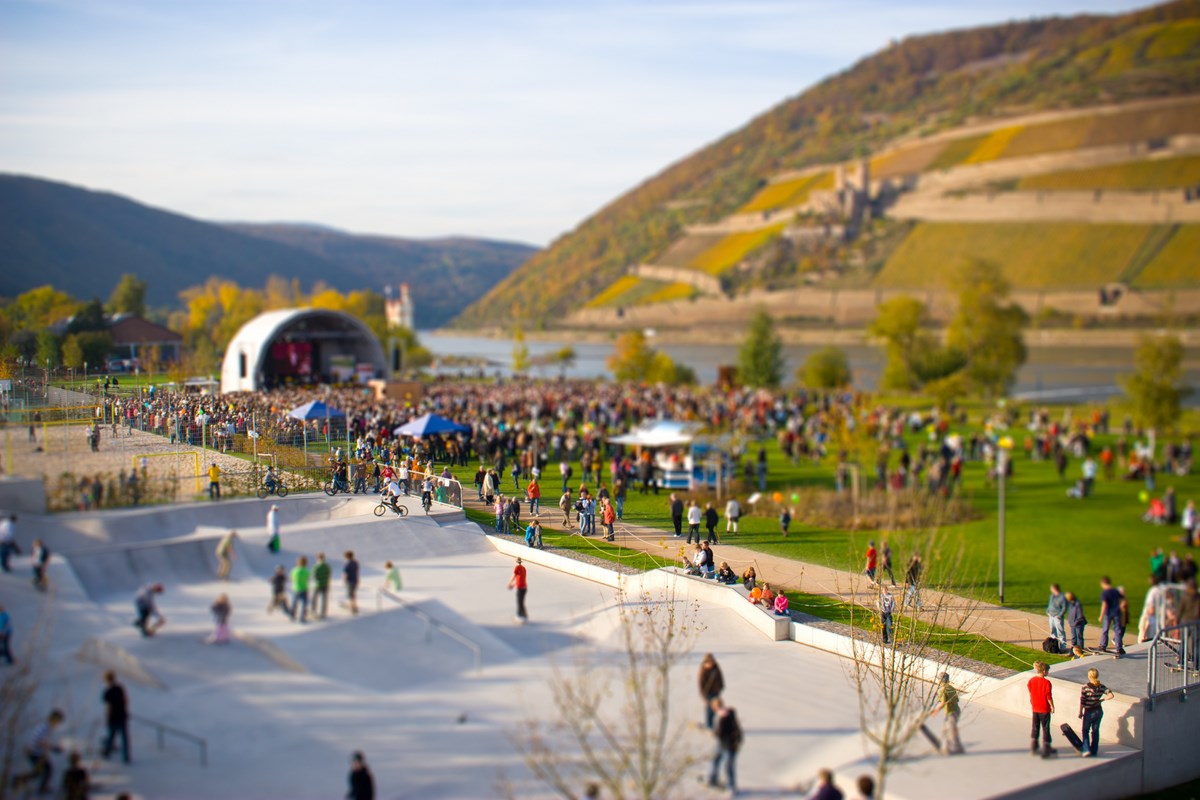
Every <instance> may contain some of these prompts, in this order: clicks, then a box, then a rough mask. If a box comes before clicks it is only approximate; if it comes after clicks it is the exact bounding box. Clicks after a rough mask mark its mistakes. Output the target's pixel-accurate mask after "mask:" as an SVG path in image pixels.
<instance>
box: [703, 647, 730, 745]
mask: <svg viewBox="0 0 1200 800" xmlns="http://www.w3.org/2000/svg"><path fill="white" fill-rule="evenodd" d="M699 681H700V697H701V699H703V700H704V727H706V728H708V729H709V730H710V731H711V730H712V727H713V719H714V717H715V716H716V710H715V709H714V708H713V700H716V699H717V698H719V697H720V696H721V692H723V691H725V676H724V675H722V674H721V666H720V665H719V664H717V659H716V656H714V655H713V654H712V653H705V654H704V660H703V661H701V662H700V676H699Z"/></svg>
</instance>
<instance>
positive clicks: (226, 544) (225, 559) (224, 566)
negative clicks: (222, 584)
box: [217, 531, 237, 581]
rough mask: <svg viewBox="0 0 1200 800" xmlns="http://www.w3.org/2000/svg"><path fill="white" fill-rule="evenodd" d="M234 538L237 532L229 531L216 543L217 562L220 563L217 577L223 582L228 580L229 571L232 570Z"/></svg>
mask: <svg viewBox="0 0 1200 800" xmlns="http://www.w3.org/2000/svg"><path fill="white" fill-rule="evenodd" d="M236 538H237V531H229V533H227V534H225V535H224V536H222V537H221V540H220V541H219V542H217V561H218V562H220V566H218V567H217V577H218V578H220V579H221V580H223V581H227V580H229V571H230V570H231V569H232V568H233V555H234V554H233V540H234V539H236Z"/></svg>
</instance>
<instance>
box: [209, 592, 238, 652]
mask: <svg viewBox="0 0 1200 800" xmlns="http://www.w3.org/2000/svg"><path fill="white" fill-rule="evenodd" d="M210 610H211V611H212V615H213V624H214V628H213V634H212V636H210V637H208V640H207V642H208V644H229V617H230V615H231V614H233V604H232V603H230V602H229V595H227V594H223V595H221V596H219V597H218V598H217V600H216V602H214V603H213V604H212V608H211V609H210Z"/></svg>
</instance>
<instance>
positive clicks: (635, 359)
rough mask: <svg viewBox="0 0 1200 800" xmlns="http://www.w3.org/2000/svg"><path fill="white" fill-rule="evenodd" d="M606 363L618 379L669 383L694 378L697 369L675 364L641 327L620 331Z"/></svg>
mask: <svg viewBox="0 0 1200 800" xmlns="http://www.w3.org/2000/svg"><path fill="white" fill-rule="evenodd" d="M606 364H607V365H608V369H609V371H611V372H612V374H613V378H614V379H615V380H618V381H633V382H635V383H666V384H670V385H672V386H677V385H679V384H686V383H695V382H696V373H695V372H694V371H693V370H692V369H691V368H690V367H687V366H685V365H683V364H677V363H675V362H674V361H673V360H671V357H670V356H668V355H667V354H666V353H662V352H659V351H658V350H655V349H654V348H653V347H651V346H650V343H649V342H648V341H647V340H646V334H645V333H643V332H642V331H629V332H628V333H624V334H622V335H621V336H620V337H619V338H618V339H617V342H616V345H615V346H614V348H613V354H612V355H611V356H609V357H608V361H607V362H606Z"/></svg>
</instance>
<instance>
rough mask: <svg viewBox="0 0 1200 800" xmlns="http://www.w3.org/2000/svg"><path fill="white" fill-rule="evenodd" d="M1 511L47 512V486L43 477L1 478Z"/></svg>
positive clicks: (19, 512)
mask: <svg viewBox="0 0 1200 800" xmlns="http://www.w3.org/2000/svg"><path fill="white" fill-rule="evenodd" d="M0 511H11V512H14V513H16V514H45V513H46V487H45V485H44V484H43V483H42V479H41V478H15V477H11V476H8V477H5V478H3V479H0Z"/></svg>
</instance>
